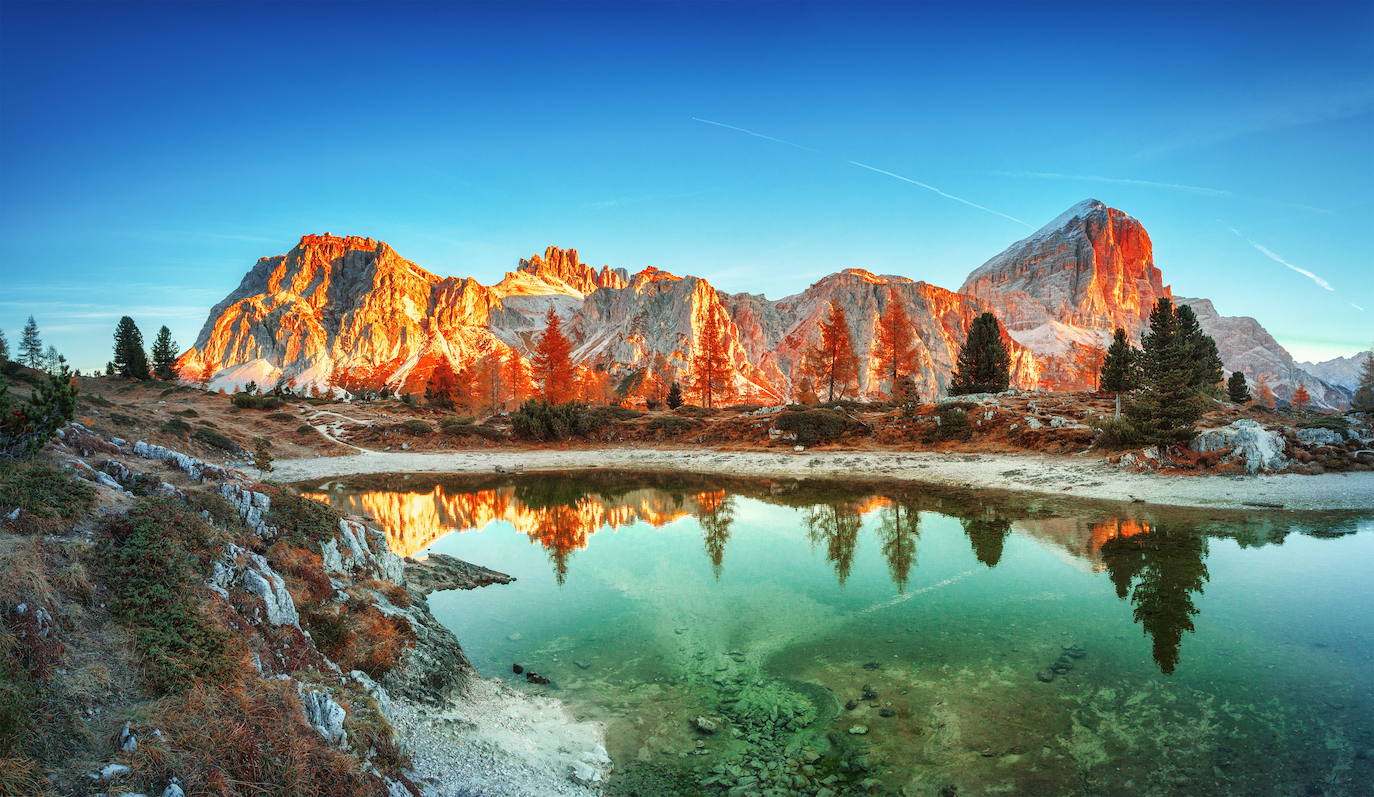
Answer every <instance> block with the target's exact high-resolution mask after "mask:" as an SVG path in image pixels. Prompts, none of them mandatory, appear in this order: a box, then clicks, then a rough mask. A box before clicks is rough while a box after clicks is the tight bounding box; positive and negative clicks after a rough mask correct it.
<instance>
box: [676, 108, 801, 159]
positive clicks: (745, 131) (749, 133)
mask: <svg viewBox="0 0 1374 797" xmlns="http://www.w3.org/2000/svg"><path fill="white" fill-rule="evenodd" d="M692 121H693V122H701V123H702V124H706V125H715V126H716V127H723V128H725V129H726V130H734V131H735V132H737V133H743V134H745V135H746V136H753V137H754V138H761V139H763V140H764V141H775V142H777V143H779V144H786V145H787V146H789V147H796V148H797V149H802V150H806V151H807V152H815V153H820V150H818V149H812V148H811V147H808V146H804V145H802V144H797V143H795V142H792V141H787V140H785V139H781V138H773V137H772V136H765V135H764V134H763V133H756V132H754V131H753V130H749V129H747V128H743V127H735V126H734V125H727V124H725V123H724V122H713V121H711V120H710V119H701V118H699V117H696V116H693V117H692Z"/></svg>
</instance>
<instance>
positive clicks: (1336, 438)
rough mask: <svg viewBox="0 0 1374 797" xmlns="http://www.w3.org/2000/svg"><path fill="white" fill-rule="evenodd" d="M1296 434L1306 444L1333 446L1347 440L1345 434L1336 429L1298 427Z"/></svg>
mask: <svg viewBox="0 0 1374 797" xmlns="http://www.w3.org/2000/svg"><path fill="white" fill-rule="evenodd" d="M1294 434H1295V435H1296V436H1297V438H1298V442H1299V443H1302V444H1303V445H1305V446H1331V445H1340V444H1341V443H1344V442H1345V435H1343V434H1341V433H1340V432H1338V431H1336V430H1335V429H1320V428H1318V429H1298V430H1297V431H1296V432H1294Z"/></svg>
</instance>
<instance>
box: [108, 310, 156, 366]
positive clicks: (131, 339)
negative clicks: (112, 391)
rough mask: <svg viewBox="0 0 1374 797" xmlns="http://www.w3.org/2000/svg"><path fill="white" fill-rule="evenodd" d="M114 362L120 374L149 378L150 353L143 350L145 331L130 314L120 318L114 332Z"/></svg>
mask: <svg viewBox="0 0 1374 797" xmlns="http://www.w3.org/2000/svg"><path fill="white" fill-rule="evenodd" d="M114 340H115V342H114V364H115V368H116V369H117V370H118V371H119V375H120V376H123V377H127V378H129V379H147V378H148V355H147V354H145V353H144V351H143V333H142V332H139V331H138V325H137V324H135V323H134V320H133V319H132V318H130V317H129V316H127V315H126V316H124V317H123V318H121V319H119V324H117V325H116V326H115V334H114Z"/></svg>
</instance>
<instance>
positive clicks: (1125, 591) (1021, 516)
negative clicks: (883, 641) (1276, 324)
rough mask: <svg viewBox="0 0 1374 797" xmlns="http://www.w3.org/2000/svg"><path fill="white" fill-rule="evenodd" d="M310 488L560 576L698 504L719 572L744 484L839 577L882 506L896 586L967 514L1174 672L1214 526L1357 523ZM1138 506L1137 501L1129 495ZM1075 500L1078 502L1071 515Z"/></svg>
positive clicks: (780, 498)
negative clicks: (1043, 563) (1082, 589)
mask: <svg viewBox="0 0 1374 797" xmlns="http://www.w3.org/2000/svg"><path fill="white" fill-rule="evenodd" d="M312 486H313V487H314V490H313V491H307V492H305V493H304V494H305V495H306V496H307V497H310V498H314V499H316V500H320V501H324V502H327V503H330V504H332V505H334V506H335V507H337V508H339V509H341V510H342V511H344V512H346V513H350V514H357V515H362V516H365V517H368V518H371V519H372V520H374V521H375V522H376V523H377V524H378V525H379V526H381V528H382V529H384V530H385V531H386V533H387V535H388V538H389V540H390V542H391V547H392V549H393V550H394V551H395V552H396V553H398V554H400V555H403V556H411V555H414V554H417V553H419V552H421V551H423V550H424V549H426V548H427V547H429V546H430V545H431V544H433V543H434V542H435V541H437V540H439V539H440V538H442V537H444V536H445V535H448V534H450V533H455V532H465V531H471V530H479V529H482V528H485V527H487V526H488V525H490V524H492V523H495V522H498V521H503V522H505V523H508V524H510V525H511V526H512V527H513V528H514V530H515V531H516V532H518V533H521V534H524V535H527V536H528V537H529V539H530V541H531V542H532V543H533V544H537V545H540V546H542V547H543V548H544V550H545V551H546V552H547V553H548V556H549V560H550V562H551V564H552V568H553V574H554V577H555V579H556V580H557V582H558V583H559V584H563V583H564V582H565V581H566V579H567V578H568V577H569V566H570V563H571V560H572V557H573V555H574V554H575V553H576V552H577V551H579V550H581V549H584V548H586V547H587V545H588V542H589V540H590V539H591V538H592V536H593V535H595V534H597V533H599V532H604V531H606V530H614V529H618V528H621V527H625V526H628V525H631V524H634V523H646V524H648V525H650V526H652V527H655V528H658V527H662V526H664V525H666V524H669V523H672V522H674V521H676V520H678V519H680V518H684V517H689V516H690V517H692V518H694V519H695V520H696V523H697V525H698V526H699V528H700V530H701V534H702V538H703V539H702V546H703V552H704V554H705V555H706V557H707V558H708V559H709V561H710V564H711V567H712V569H713V571H714V573H715V575H716V577H717V579H718V578H719V577H720V574H721V572H722V570H723V568H724V567H725V562H726V554H727V550H728V547H729V542H730V536H731V526H732V524H733V522H734V520H735V501H736V498H737V497H745V498H749V499H753V500H758V501H763V502H766V503H771V504H778V505H784V506H789V507H794V508H796V509H798V510H800V519H801V525H802V527H803V529H804V531H805V538H806V539H807V540H808V541H809V542H810V544H811V546H812V548H813V549H814V550H815V551H817V552H818V553H819V554H820V555H822V556H824V558H825V559H826V560H827V561H828V562H829V563H830V565H831V566H832V567H833V568H834V571H835V577H836V579H837V580H838V583H839V584H840V585H841V586H843V585H844V583H845V581H846V579H847V578H849V575H850V571H851V568H852V566H853V563H854V556H855V550H856V547H857V545H858V541H859V538H860V529H861V528H862V527H863V525H864V520H865V518H866V517H868V516H870V515H873V514H874V513H876V514H877V518H876V521H877V522H876V524H875V526H874V528H875V529H876V534H877V539H878V541H879V545H880V548H881V553H882V556H883V558H884V559H885V560H886V563H887V568H888V573H889V576H890V579H891V581H892V584H893V586H894V588H895V590H896V591H897V592H898V593H902V592H905V591H906V589H907V584H908V582H909V579H910V576H911V573H912V571H913V569H914V568H915V567H916V565H917V562H918V558H919V548H920V533H921V530H920V527H921V514H922V513H925V512H933V513H937V514H939V515H943V516H946V517H952V518H956V519H958V521H959V523H960V525H961V526H962V527H963V530H964V533H965V535H967V538H968V543H969V545H970V547H971V549H972V553H973V555H974V557H975V558H976V559H977V561H978V562H980V563H982V564H983V565H985V566H986V567H988V568H994V567H996V566H997V565H998V564H999V562H1001V561H1002V557H1003V551H1004V546H1005V544H1006V541H1007V538H1008V536H1009V535H1010V534H1011V533H1012V532H1013V531H1016V532H1017V533H1020V534H1023V535H1026V536H1028V537H1031V538H1034V539H1036V540H1038V541H1040V542H1041V543H1043V544H1046V545H1048V546H1050V547H1052V548H1053V549H1055V550H1057V551H1059V552H1061V553H1062V554H1064V555H1066V556H1067V557H1069V558H1070V559H1071V561H1074V562H1076V563H1078V564H1079V565H1081V566H1082V567H1084V568H1086V569H1087V570H1089V571H1092V572H1105V574H1106V577H1107V580H1108V581H1109V582H1110V585H1111V587H1112V588H1113V589H1114V590H1115V592H1116V595H1117V597H1118V598H1120V599H1121V600H1123V601H1128V602H1129V603H1130V604H1131V606H1132V608H1133V617H1134V620H1135V622H1136V623H1138V624H1139V625H1140V627H1141V628H1142V629H1143V630H1144V632H1145V633H1146V634H1148V635H1149V636H1150V638H1151V640H1152V642H1153V655H1154V660H1155V663H1156V664H1157V665H1158V667H1159V669H1160V671H1161V672H1163V673H1165V674H1169V673H1172V672H1173V671H1174V669H1175V667H1176V666H1177V665H1178V661H1179V648H1180V646H1181V644H1182V641H1183V638H1184V635H1185V634H1187V633H1190V632H1192V631H1193V630H1194V625H1193V618H1194V617H1195V616H1196V615H1197V613H1198V609H1197V607H1196V605H1195V597H1196V596H1197V595H1199V594H1201V593H1202V591H1203V587H1204V586H1205V585H1206V583H1207V581H1208V571H1207V565H1206V559H1207V543H1208V539H1209V538H1213V537H1226V538H1231V539H1235V540H1237V541H1238V542H1239V543H1240V544H1241V545H1242V546H1243V547H1245V546H1253V545H1265V544H1280V543H1282V542H1283V539H1284V537H1285V536H1286V535H1287V534H1288V533H1291V532H1293V531H1300V532H1302V533H1309V534H1316V535H1327V536H1329V535H1339V534H1344V533H1349V532H1352V531H1354V529H1355V522H1354V521H1353V520H1348V519H1335V520H1332V519H1327V520H1325V521H1323V522H1321V523H1318V524H1315V525H1314V524H1313V523H1312V522H1311V521H1309V520H1304V523H1303V526H1302V528H1300V529H1299V528H1296V527H1294V526H1293V525H1292V523H1291V521H1289V520H1287V519H1285V516H1283V515H1279V514H1276V513H1267V514H1249V515H1245V514H1237V513H1234V512H1231V513H1224V514H1223V513H1216V512H1208V511H1201V510H1197V511H1183V510H1172V511H1166V510H1160V509H1151V508H1146V507H1140V508H1139V509H1138V510H1137V513H1136V514H1135V516H1132V517H1122V516H1117V515H1113V514H1112V513H1113V512H1115V513H1120V512H1121V511H1122V509H1121V508H1120V507H1115V508H1111V509H1103V508H1101V507H1096V506H1091V505H1090V508H1086V509H1085V506H1081V505H1070V504H1064V503H1055V502H1054V501H1052V500H1050V499H1032V500H1026V499H1024V498H1012V497H1007V496H1002V497H989V496H986V495H979V494H972V493H967V492H960V491H951V490H948V489H940V488H932V487H929V486H917V485H909V484H882V485H876V484H842V483H836V482H828V481H827V482H821V481H795V480H743V479H741V480H731V479H722V478H720V477H697V476H692V475H683V474H673V475H663V474H627V473H608V472H594V473H577V474H564V473H542V474H528V475H521V476H516V477H502V478H495V479H493V478H489V477H452V478H439V479H435V478H433V477H419V476H417V477H414V479H413V483H412V478H411V477H404V476H388V477H380V478H371V479H359V480H350V481H349V482H348V483H347V484H346V485H345V483H343V482H329V483H326V484H324V485H312ZM1132 509H1135V508H1134V507H1133V508H1132ZM1070 512H1071V514H1070Z"/></svg>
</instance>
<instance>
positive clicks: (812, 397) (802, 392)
mask: <svg viewBox="0 0 1374 797" xmlns="http://www.w3.org/2000/svg"><path fill="white" fill-rule="evenodd" d="M820 402H821V397H820V396H818V395H816V386H815V384H813V383H812V382H811V377H809V376H804V377H802V381H801V384H800V385H798V386H797V403H798V404H802V405H804V406H807V407H810V406H812V405H814V404H819V403H820Z"/></svg>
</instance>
